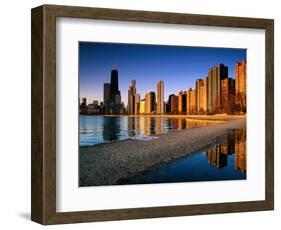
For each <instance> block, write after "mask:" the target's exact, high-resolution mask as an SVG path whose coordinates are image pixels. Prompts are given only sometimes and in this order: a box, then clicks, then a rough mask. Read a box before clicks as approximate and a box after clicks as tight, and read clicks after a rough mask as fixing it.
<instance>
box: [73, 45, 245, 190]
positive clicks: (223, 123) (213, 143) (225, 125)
mask: <svg viewBox="0 0 281 230" xmlns="http://www.w3.org/2000/svg"><path fill="white" fill-rule="evenodd" d="M78 48H79V60H78V61H79V73H78V74H79V97H78V100H79V140H78V141H79V186H80V187H85V186H104V185H129V184H154V183H176V182H202V181H222V180H245V179H247V140H246V136H247V135H246V114H247V111H246V108H247V100H246V97H247V88H246V82H247V61H246V54H247V50H246V49H237V48H224V47H218V48H217V47H189V46H174V45H150V44H149V45H148V44H123V43H101V42H79V46H78Z"/></svg>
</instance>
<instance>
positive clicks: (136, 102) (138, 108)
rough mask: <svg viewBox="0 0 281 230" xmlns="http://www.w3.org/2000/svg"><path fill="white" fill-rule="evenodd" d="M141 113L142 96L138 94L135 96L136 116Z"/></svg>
mask: <svg viewBox="0 0 281 230" xmlns="http://www.w3.org/2000/svg"><path fill="white" fill-rule="evenodd" d="M139 112H140V94H138V93H136V94H135V95H134V114H136V115H137V114H139Z"/></svg>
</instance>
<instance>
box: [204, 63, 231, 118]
mask: <svg viewBox="0 0 281 230" xmlns="http://www.w3.org/2000/svg"><path fill="white" fill-rule="evenodd" d="M227 77H228V67H227V66H224V65H223V64H220V65H218V66H215V67H213V68H211V69H209V71H208V81H207V112H208V113H210V114H213V113H219V112H220V108H221V80H223V79H225V78H227Z"/></svg>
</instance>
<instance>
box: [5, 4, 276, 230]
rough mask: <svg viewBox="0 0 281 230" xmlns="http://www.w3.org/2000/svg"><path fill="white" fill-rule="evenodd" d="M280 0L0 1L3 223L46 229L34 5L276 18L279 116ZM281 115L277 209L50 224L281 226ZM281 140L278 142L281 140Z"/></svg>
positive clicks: (103, 226)
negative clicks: (36, 111)
mask: <svg viewBox="0 0 281 230" xmlns="http://www.w3.org/2000/svg"><path fill="white" fill-rule="evenodd" d="M279 2H280V1H277V0H275V1H274V0H266V1H265V0H263V1H257V0H256V1H245V0H235V1H223V0H211V1H207V0H205V1H204V0H192V1H191V0H190V1H189V0H185V1H181V0H139V1H130V0H107V1H101V0H100V1H98V0H91V1H90V0H80V1H78V0H77V1H66V0H56V1H55V0H53V1H52V0H43V1H39V0H33V1H19V0H18V1H16V0H9V1H2V2H1V6H0V17H1V20H0V29H1V30H0V31H1V33H0V40H1V42H0V63H1V65H0V79H1V83H0V98H1V107H0V108H1V113H0V135H1V138H0V140H1V142H0V143H1V145H0V147H1V148H0V152H1V158H0V170H1V172H0V178H1V179H0V182H1V190H0V228H1V229H41V228H43V226H41V225H38V224H35V223H33V222H31V221H30V220H29V218H30V146H31V143H30V142H31V141H30V106H31V105H30V90H31V89H30V9H31V8H32V7H35V6H38V5H41V4H65V5H80V6H93V7H94V6H95V7H107V8H124V9H136V10H153V11H170V12H181V13H198V14H211V15H216V14H217V15H230V16H245V17H259V18H273V19H275V76H276V77H275V88H276V90H275V117H276V118H278V117H281V107H280V99H278V98H281V90H279V92H278V89H279V88H278V87H277V86H280V85H281V84H280V83H281V80H280V77H279V76H280V75H281V69H280V43H279V41H280V39H281V36H280V35H281V34H280V33H281V15H280V6H279ZM280 128H281V127H280V119H279V120H278V119H275V143H276V145H275V194H276V195H275V197H276V199H275V211H269V212H251V213H237V214H222V215H207V216H193V217H174V218H162V219H150V220H137V221H136V220H130V221H114V222H103V223H87V224H73V225H67V226H66V225H58V226H50V227H48V228H50V229H61V228H66V227H67V228H68V229H92V228H93V227H94V228H96V229H112V228H115V229H116V228H123V229H132V228H134V229H147V228H162V229H171V228H173V229H175V228H181V229H182V228H189V229H193V228H198V229H203V228H209V229H213V228H214V229H225V228H227V229H229V230H230V229H237V228H240V229H241V228H243V229H253V228H258V227H262V228H267V229H276V228H277V227H276V226H277V225H278V224H280V222H281V218H280V214H281V211H280V208H281V200H280V196H279V194H280V192H281V183H280V176H279V175H280V174H281V169H280V166H281V165H280V162H281V157H280V156H279V153H280V152H281V151H280V150H281V148H280V147H281V145H280ZM278 142H279V143H278Z"/></svg>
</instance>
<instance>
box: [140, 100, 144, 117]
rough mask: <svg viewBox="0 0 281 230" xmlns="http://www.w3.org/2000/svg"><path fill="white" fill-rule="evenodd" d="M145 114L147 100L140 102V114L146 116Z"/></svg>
mask: <svg viewBox="0 0 281 230" xmlns="http://www.w3.org/2000/svg"><path fill="white" fill-rule="evenodd" d="M144 113H145V99H142V100H141V101H140V109H139V114H144Z"/></svg>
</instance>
